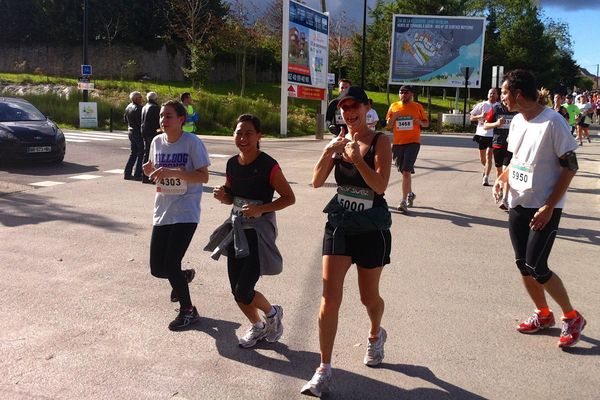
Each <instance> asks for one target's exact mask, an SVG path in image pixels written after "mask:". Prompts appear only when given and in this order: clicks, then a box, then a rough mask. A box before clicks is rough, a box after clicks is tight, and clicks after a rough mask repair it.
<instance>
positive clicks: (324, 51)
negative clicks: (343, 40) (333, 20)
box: [287, 1, 329, 89]
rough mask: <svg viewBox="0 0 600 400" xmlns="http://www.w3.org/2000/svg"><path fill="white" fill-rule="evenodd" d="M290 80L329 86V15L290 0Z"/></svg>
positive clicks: (311, 84) (309, 84) (291, 82)
mask: <svg viewBox="0 0 600 400" xmlns="http://www.w3.org/2000/svg"><path fill="white" fill-rule="evenodd" d="M289 10H290V11H289V15H290V17H289V27H288V30H289V34H288V41H289V43H288V71H287V75H288V83H289V84H299V85H306V86H313V87H317V88H322V89H326V88H327V72H328V71H327V66H328V63H327V57H328V54H329V17H328V16H327V15H325V14H323V13H322V12H319V11H316V10H313V9H312V8H308V7H306V6H304V5H302V4H300V3H296V2H295V1H290V8H289Z"/></svg>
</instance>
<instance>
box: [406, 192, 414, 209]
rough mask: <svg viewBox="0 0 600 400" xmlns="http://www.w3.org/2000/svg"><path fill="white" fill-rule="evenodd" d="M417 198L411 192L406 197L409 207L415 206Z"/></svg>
mask: <svg viewBox="0 0 600 400" xmlns="http://www.w3.org/2000/svg"><path fill="white" fill-rule="evenodd" d="M416 198H417V195H416V194H414V193H413V192H410V193H409V194H408V196H407V197H406V203H407V205H408V206H409V207H412V206H413V203H414V202H415V199H416Z"/></svg>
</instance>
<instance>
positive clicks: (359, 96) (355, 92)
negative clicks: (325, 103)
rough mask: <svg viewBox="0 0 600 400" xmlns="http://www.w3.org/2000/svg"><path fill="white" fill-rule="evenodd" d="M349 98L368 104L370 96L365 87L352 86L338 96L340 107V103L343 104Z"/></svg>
mask: <svg viewBox="0 0 600 400" xmlns="http://www.w3.org/2000/svg"><path fill="white" fill-rule="evenodd" d="M347 99H352V100H356V101H358V102H359V103H363V104H367V103H368V102H369V96H367V94H366V93H365V91H364V90H363V88H361V87H360V86H350V87H349V88H348V90H346V91H345V92H342V94H340V95H339V96H338V98H337V101H338V103H337V106H338V108H340V104H342V102H343V101H344V100H347Z"/></svg>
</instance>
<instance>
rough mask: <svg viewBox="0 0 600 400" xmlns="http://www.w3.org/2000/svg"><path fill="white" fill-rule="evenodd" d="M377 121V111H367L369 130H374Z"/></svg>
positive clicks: (372, 109)
mask: <svg viewBox="0 0 600 400" xmlns="http://www.w3.org/2000/svg"><path fill="white" fill-rule="evenodd" d="M378 121H379V115H377V111H375V109H374V108H371V109H370V110H369V111H367V125H369V128H375V125H376V124H377V122H378Z"/></svg>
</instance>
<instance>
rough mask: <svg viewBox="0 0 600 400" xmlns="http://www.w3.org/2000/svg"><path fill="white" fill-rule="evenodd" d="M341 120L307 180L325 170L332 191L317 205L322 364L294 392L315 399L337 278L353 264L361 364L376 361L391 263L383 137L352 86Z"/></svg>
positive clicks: (325, 383)
mask: <svg viewBox="0 0 600 400" xmlns="http://www.w3.org/2000/svg"><path fill="white" fill-rule="evenodd" d="M338 99H339V101H338V108H339V109H340V110H341V111H342V116H343V117H344V120H345V121H346V124H347V126H348V131H349V132H348V134H347V135H346V132H345V131H344V130H342V132H341V133H340V135H339V136H338V137H337V138H336V139H335V140H333V141H331V142H330V143H329V144H328V145H327V146H326V147H325V149H324V151H323V154H322V155H321V158H320V159H319V161H318V162H317V165H316V166H315V168H314V171H313V179H312V184H313V186H314V187H315V188H317V187H320V186H321V185H323V183H324V182H325V180H326V179H327V177H328V176H329V174H330V173H331V171H332V170H335V180H336V182H337V184H338V188H337V194H336V195H335V196H333V198H332V199H331V201H330V202H329V204H327V206H326V207H325V209H324V210H323V211H324V212H326V213H327V223H326V224H325V235H324V238H323V296H322V298H321V308H320V311H319V342H320V350H321V365H320V366H319V368H317V370H316V372H315V374H314V375H313V377H312V379H311V380H310V381H308V382H307V383H306V384H305V385H304V386H303V387H302V390H301V392H302V393H303V394H307V395H313V396H318V397H320V396H321V394H322V393H323V392H327V391H328V390H329V385H330V382H331V354H332V352H333V344H334V341H335V334H336V331H337V323H338V312H339V308H340V305H341V303H342V295H343V287H344V278H345V276H346V273H347V272H348V270H349V269H350V266H351V265H352V264H353V263H354V264H356V266H357V270H358V286H359V290H360V297H361V301H362V303H363V304H364V305H365V307H366V308H367V314H368V315H369V319H370V332H369V338H368V342H367V353H366V355H365V357H364V363H365V364H366V365H368V366H375V365H378V364H380V363H381V361H382V360H383V356H384V352H383V345H384V343H385V340H386V336H387V335H386V331H385V330H384V329H383V328H382V327H381V325H380V324H381V318H382V316H383V309H384V302H383V299H382V298H381V296H380V295H379V279H380V277H381V272H382V270H383V266H384V265H386V264H389V263H390V248H391V235H390V230H389V228H390V226H391V223H392V219H391V215H390V212H389V210H388V206H387V203H386V201H385V198H384V192H385V190H386V188H387V185H388V181H389V178H390V168H391V163H392V153H391V146H390V142H389V140H388V139H387V137H386V136H385V135H383V134H382V133H381V132H375V131H373V130H371V129H369V127H368V125H367V106H366V104H367V102H368V98H367V95H366V93H365V92H364V90H363V89H362V88H360V87H358V86H351V87H350V88H349V89H348V91H346V92H345V93H342V95H340V97H339V98H338Z"/></svg>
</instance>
